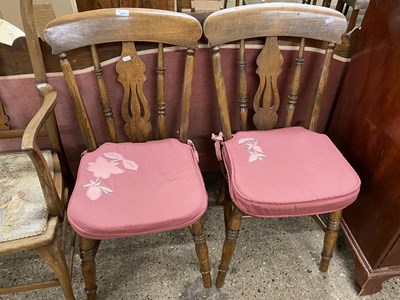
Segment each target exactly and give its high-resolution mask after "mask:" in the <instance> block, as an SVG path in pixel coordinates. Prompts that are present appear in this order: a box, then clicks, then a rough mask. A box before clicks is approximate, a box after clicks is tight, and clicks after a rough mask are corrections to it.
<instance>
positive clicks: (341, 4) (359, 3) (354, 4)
mask: <svg viewBox="0 0 400 300" xmlns="http://www.w3.org/2000/svg"><path fill="white" fill-rule="evenodd" d="M368 5H369V0H338V2H337V4H336V10H337V11H340V12H342V13H343V14H344V15H347V12H348V10H349V7H351V8H352V12H351V16H350V20H349V24H348V26H347V30H346V32H349V31H351V30H352V29H353V28H354V27H355V26H356V22H357V17H358V14H359V13H360V10H361V9H367V8H368Z"/></svg>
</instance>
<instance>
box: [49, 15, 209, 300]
mask: <svg viewBox="0 0 400 300" xmlns="http://www.w3.org/2000/svg"><path fill="white" fill-rule="evenodd" d="M201 34H202V29H201V25H200V24H199V22H198V21H197V20H196V19H195V18H193V17H191V16H187V15H185V14H181V13H173V12H168V11H161V10H149V9H140V8H138V9H135V8H129V9H128V8H124V9H113V8H110V9H102V10H95V11H87V12H82V13H77V14H73V15H69V16H65V17H62V18H59V19H56V20H54V21H52V22H50V23H49V24H48V25H47V28H46V29H45V31H44V36H45V39H46V41H47V43H48V44H49V45H50V46H51V47H52V51H53V54H56V55H58V56H59V58H60V63H61V67H62V70H63V73H64V76H65V80H66V84H67V86H68V89H69V91H70V94H71V98H72V101H73V104H74V108H75V112H76V117H77V120H78V122H79V125H80V129H81V131H82V135H83V137H84V139H85V143H86V147H87V153H86V152H85V153H84V154H83V155H82V159H81V161H80V167H79V170H78V175H77V182H76V185H75V189H74V191H73V193H72V196H71V200H70V203H69V206H68V216H69V219H70V222H71V225H72V227H73V228H74V229H75V230H76V231H77V233H78V234H79V235H80V237H81V238H80V251H81V258H82V271H83V277H84V280H85V285H86V293H87V298H88V299H95V298H96V266H95V255H96V252H97V249H98V246H99V243H100V241H101V240H103V239H114V238H120V237H129V236H138V235H147V234H151V233H156V232H163V231H169V230H173V229H178V228H185V227H189V229H190V231H191V233H192V235H193V238H194V241H195V248H196V252H197V256H198V260H199V262H200V270H201V274H202V276H203V284H204V286H205V287H210V286H211V278H210V266H209V261H208V250H207V244H206V239H205V235H204V231H203V223H202V220H201V218H202V215H203V214H204V212H205V211H206V208H207V193H206V191H205V187H204V183H203V180H202V176H201V173H200V170H199V167H198V161H197V159H196V151H195V149H194V146H193V144H192V143H191V142H190V141H189V140H188V128H189V111H190V98H191V90H192V79H193V67H194V54H195V50H194V49H196V48H197V41H198V39H199V38H200V37H201ZM143 42H151V43H156V45H157V44H158V50H157V48H156V49H153V50H155V51H156V52H157V51H158V59H157V67H156V68H155V69H154V70H150V71H149V72H157V82H153V84H154V86H153V87H154V89H153V90H152V92H153V93H152V94H150V95H145V94H144V92H143V86H144V85H145V84H147V82H145V81H146V75H145V72H146V65H145V62H144V61H142V60H141V58H140V56H139V54H138V52H137V51H136V48H135V45H136V44H138V43H143ZM104 43H118V44H119V45H122V46H121V47H122V50H121V55H120V57H118V58H117V59H116V60H115V61H116V64H115V69H114V70H112V69H107V70H108V71H107V72H106V71H104V72H103V69H102V65H101V64H100V62H99V59H98V51H97V49H98V48H99V47H101V44H104ZM164 44H168V45H172V46H179V47H183V49H185V50H182V52H181V56H180V57H177V58H176V59H175V60H174V61H173V63H172V64H170V65H169V67H170V68H167V67H166V66H164ZM86 46H89V47H90V50H91V53H92V58H93V65H94V73H93V75H95V76H96V78H97V88H98V90H96V86H93V91H92V93H93V94H94V95H97V97H98V99H95V100H98V101H95V102H93V101H88V100H87V98H86V97H84V96H83V95H81V94H80V91H79V86H82V85H87V84H88V83H86V82H80V81H79V77H78V76H74V73H73V72H72V67H71V64H70V62H69V60H68V54H69V51H71V50H73V49H77V48H81V47H86ZM153 50H149V51H153ZM178 65H181V66H182V68H180V69H179V68H176V67H177V66H178ZM168 70H170V71H171V72H172V73H171V76H172V77H168V76H166V75H165V73H166V72H168ZM115 71H116V72H115ZM166 74H167V75H168V74H169V73H166ZM167 80H169V82H170V84H171V85H172V86H173V89H174V93H175V97H177V98H180V99H181V104H180V106H178V107H180V112H179V111H177V110H175V109H174V107H173V106H168V102H170V101H169V99H165V95H166V93H165V88H166V85H165V81H167ZM171 80H172V81H171ZM118 83H120V84H118ZM94 84H95V85H96V83H94ZM167 100H168V101H167ZM175 107H176V106H175ZM102 113H103V117H102V118H101V120H99V119H98V118H97V117H98V116H99V115H100V116H101V114H102ZM152 113H154V116H152V115H153V114H152ZM115 115H121V116H122V119H123V121H122V122H123V123H122V124H120V123H117V122H118V119H117V118H115V117H114V116H115ZM93 122H96V128H103V129H104V130H103V131H101V130H96V132H94V130H93V129H92V128H93V127H94V126H93V125H92V124H93ZM122 129H123V130H122ZM149 140H152V141H149ZM146 141H147V142H146Z"/></svg>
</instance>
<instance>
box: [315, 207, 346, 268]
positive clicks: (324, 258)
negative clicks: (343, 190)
mask: <svg viewBox="0 0 400 300" xmlns="http://www.w3.org/2000/svg"><path fill="white" fill-rule="evenodd" d="M341 219H342V211H341V210H338V211H334V212H331V213H330V214H329V219H328V224H327V228H326V231H325V237H324V248H323V250H322V253H321V262H320V265H319V270H320V271H321V272H327V271H328V268H329V262H330V260H331V258H332V253H333V249H334V248H335V246H336V241H337V237H338V233H339V227H340V220H341Z"/></svg>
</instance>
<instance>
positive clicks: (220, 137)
mask: <svg viewBox="0 0 400 300" xmlns="http://www.w3.org/2000/svg"><path fill="white" fill-rule="evenodd" d="M211 139H212V140H213V141H214V142H215V143H214V148H215V155H216V156H217V159H218V161H221V160H222V153H221V147H222V144H223V143H224V135H223V133H222V132H221V131H220V132H219V134H218V135H216V134H214V133H212V134H211Z"/></svg>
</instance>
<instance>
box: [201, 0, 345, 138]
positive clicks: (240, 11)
mask: <svg viewBox="0 0 400 300" xmlns="http://www.w3.org/2000/svg"><path fill="white" fill-rule="evenodd" d="M346 26H347V23H346V19H345V17H344V16H343V15H342V14H341V13H339V12H337V11H334V10H332V9H329V8H326V7H317V6H310V5H303V4H294V3H267V4H255V5H245V6H241V7H234V8H230V9H226V10H222V11H218V12H215V13H213V14H211V15H210V16H209V17H208V18H207V19H206V20H205V22H204V34H205V36H206V37H207V39H208V42H209V45H210V46H211V47H212V50H213V59H212V60H213V70H214V71H213V72H214V78H215V85H216V90H217V99H218V106H219V111H220V119H221V126H222V131H223V133H224V136H225V138H226V139H230V138H231V137H232V128H231V123H230V115H229V110H228V102H227V92H226V85H225V80H224V77H223V67H222V62H221V52H220V45H222V44H225V43H230V42H233V41H240V42H239V43H240V47H239V84H238V87H239V106H240V130H246V129H247V127H248V120H247V119H248V98H247V81H246V75H247V71H246V43H247V40H248V39H254V38H262V37H265V45H264V47H263V49H262V50H261V52H260V54H259V56H258V58H257V69H256V73H257V74H258V76H259V78H260V82H259V86H258V89H257V91H256V93H255V96H254V99H253V109H254V115H253V123H254V126H255V128H257V129H262V130H266V129H271V128H274V127H275V126H276V124H277V121H278V113H277V112H278V109H280V102H281V101H280V94H279V90H278V84H277V81H278V78H279V75H280V73H281V72H282V66H283V64H284V63H285V61H284V59H283V56H282V53H281V50H280V48H279V43H280V40H281V39H282V38H283V39H286V40H288V39H289V41H290V43H291V44H293V43H296V44H297V45H298V49H299V50H298V55H297V58H296V67H295V71H294V74H293V75H292V76H289V78H290V77H291V80H292V81H291V88H290V94H289V96H288V100H287V108H286V119H285V122H284V126H286V127H289V126H291V124H292V121H293V115H294V112H295V109H296V103H297V99H298V95H299V86H300V80H301V69H302V64H303V62H304V52H305V46H306V40H307V41H308V39H312V40H320V41H323V42H324V45H325V47H326V50H325V58H324V60H323V63H322V66H321V72H320V76H319V78H318V80H317V81H316V82H315V83H312V82H308V84H315V87H316V89H315V93H314V98H313V99H311V101H309V102H310V103H311V106H312V107H310V110H309V112H310V113H309V117H308V119H307V121H306V123H307V124H304V126H305V127H308V128H309V129H311V130H316V128H317V124H318V119H319V114H320V110H321V106H322V102H323V98H324V94H325V90H326V86H327V80H328V75H329V70H330V64H331V60H332V57H333V51H334V47H335V44H336V43H340V41H341V36H342V34H343V33H344V32H345V30H346ZM278 38H279V40H278ZM286 63H290V62H286ZM306 100H308V99H306ZM281 109H285V107H282V108H281Z"/></svg>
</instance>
